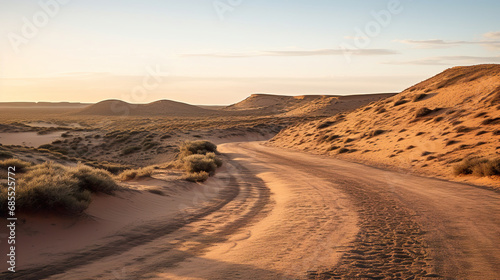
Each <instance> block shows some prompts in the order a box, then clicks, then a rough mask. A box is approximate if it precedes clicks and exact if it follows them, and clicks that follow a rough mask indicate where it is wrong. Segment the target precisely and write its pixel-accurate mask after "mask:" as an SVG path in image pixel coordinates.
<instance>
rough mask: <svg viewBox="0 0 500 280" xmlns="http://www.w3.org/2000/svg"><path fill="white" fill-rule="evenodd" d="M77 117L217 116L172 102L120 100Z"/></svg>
mask: <svg viewBox="0 0 500 280" xmlns="http://www.w3.org/2000/svg"><path fill="white" fill-rule="evenodd" d="M77 114H78V115H96V116H126V115H130V116H193V117H199V116H204V115H213V114H217V111H215V110H209V109H205V108H201V107H198V106H194V105H189V104H186V103H182V102H177V101H172V100H160V101H155V102H152V103H149V104H131V103H127V102H124V101H121V100H105V101H101V102H99V103H96V104H94V105H91V106H88V107H86V108H85V109H83V110H81V111H79V112H78V113H77Z"/></svg>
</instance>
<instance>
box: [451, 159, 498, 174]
mask: <svg viewBox="0 0 500 280" xmlns="http://www.w3.org/2000/svg"><path fill="white" fill-rule="evenodd" d="M454 173H455V175H470V174H472V175H475V176H479V177H484V176H493V175H500V159H494V160H489V159H480V158H474V159H470V158H469V159H465V160H463V161H462V162H461V163H459V164H457V165H456V166H455V167H454Z"/></svg>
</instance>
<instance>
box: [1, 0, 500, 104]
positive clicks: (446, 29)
mask: <svg viewBox="0 0 500 280" xmlns="http://www.w3.org/2000/svg"><path fill="white" fill-rule="evenodd" d="M499 10H500V3H499V2H498V1H481V2H480V4H479V3H478V2H472V1H465V0H464V1H452V0H446V1H429V0H427V1H410V0H406V1H405V0H401V1H398V0H386V1H361V0H355V1H326V0H318V1H298V0H296V1H272V3H271V1H264V0H255V1H244V0H243V1H225V0H215V1H213V0H203V1H195V0H186V1H173V0H170V1H159V0H154V1H153V0H151V1H116V0H112V1H105V2H103V1H96V0H90V1H77V0H72V1H68V0H65V1H62V0H60V1H57V0H41V1H31V0H29V1H5V0H0V34H2V36H1V40H0V49H1V50H2V51H1V53H0V102H12V101H73V102H97V101H100V100H104V99H113V98H117V99H122V100H125V101H128V102H134V103H145V102H150V101H154V100H159V99H172V100H177V101H182V102H187V103H193V104H230V103H234V102H237V101H239V100H241V99H243V98H245V97H247V96H248V95H250V94H252V93H275V94H284V95H301V94H353V93H375V92H397V91H401V90H403V89H405V88H407V87H409V86H411V85H413V84H414V83H417V82H419V81H421V80H423V79H425V78H428V77H430V76H432V75H435V74H437V73H439V72H441V71H443V70H445V69H446V68H450V67H453V66H457V65H473V64H481V63H500V27H499V25H498V23H499V22H498V11H499Z"/></svg>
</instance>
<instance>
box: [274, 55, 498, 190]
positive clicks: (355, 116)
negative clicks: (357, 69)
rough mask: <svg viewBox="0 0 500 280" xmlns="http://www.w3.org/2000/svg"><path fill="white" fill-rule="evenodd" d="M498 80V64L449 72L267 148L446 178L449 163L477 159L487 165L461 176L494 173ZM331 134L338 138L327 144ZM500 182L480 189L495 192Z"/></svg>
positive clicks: (286, 134)
mask: <svg viewBox="0 0 500 280" xmlns="http://www.w3.org/2000/svg"><path fill="white" fill-rule="evenodd" d="M499 77H500V65H498V64H495V65H477V66H468V67H454V68H451V69H448V70H446V71H444V72H443V73H440V74H438V75H436V76H434V77H432V78H430V79H427V80H425V81H423V82H421V83H419V84H417V85H415V86H413V87H411V88H409V89H407V90H405V91H403V92H401V93H399V94H397V95H395V96H392V97H388V98H385V99H382V100H378V101H375V102H372V103H370V104H367V105H366V106H364V107H361V108H359V109H357V110H354V111H351V112H349V113H346V114H344V118H343V121H341V122H339V121H336V118H335V116H330V117H326V118H323V119H318V120H315V121H311V122H304V123H301V124H297V125H295V126H293V127H289V128H286V129H284V130H282V131H281V132H280V133H279V134H278V135H277V136H275V137H274V138H273V139H272V140H271V141H270V144H272V145H275V146H281V147H286V148H292V149H300V150H303V151H308V152H313V153H322V154H328V155H337V156H339V157H341V158H345V159H348V160H352V161H358V162H362V163H368V164H373V165H376V166H379V165H383V166H388V167H393V168H395V169H400V168H401V167H402V166H407V167H403V168H411V169H412V170H413V171H414V172H416V173H421V174H425V175H430V176H445V177H447V178H450V179H454V178H456V176H454V175H453V172H451V171H452V170H453V167H454V164H456V163H457V162H460V161H462V159H464V158H467V157H470V156H471V155H474V156H476V157H480V158H486V159H492V160H489V161H487V162H485V161H484V160H482V161H478V160H476V161H467V163H468V164H471V162H472V163H475V167H474V168H472V166H470V167H468V168H462V170H464V171H461V172H459V173H460V174H473V173H474V174H477V175H478V176H484V175H485V174H486V175H487V174H495V172H496V171H495V170H496V162H497V161H495V160H493V159H495V158H496V157H497V156H498V151H499V150H500V145H498V140H499V139H497V137H498V136H499V135H500V132H498V131H500V127H499V126H500V118H499V115H498V112H499V110H500V105H498V102H499V101H498V100H500V97H499V96H500V93H499V92H500V91H499V89H500V79H499ZM334 134H335V135H339V136H340V137H339V138H338V139H330V138H329V135H334ZM401 163H405V164H401ZM457 168H458V167H457ZM482 174H483V175H482ZM499 178H500V177H495V176H493V177H491V178H490V179H491V180H485V179H481V182H479V184H483V182H484V184H485V185H492V186H493V185H494V186H500V180H499Z"/></svg>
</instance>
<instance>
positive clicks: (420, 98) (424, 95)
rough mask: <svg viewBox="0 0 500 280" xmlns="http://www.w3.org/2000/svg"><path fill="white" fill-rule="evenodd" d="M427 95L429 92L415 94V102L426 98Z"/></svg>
mask: <svg viewBox="0 0 500 280" xmlns="http://www.w3.org/2000/svg"><path fill="white" fill-rule="evenodd" d="M426 96H427V94H425V93H421V94H418V95H415V97H414V98H413V102H418V101H420V100H422V99H424V98H425V97H426Z"/></svg>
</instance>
